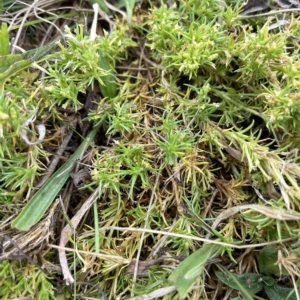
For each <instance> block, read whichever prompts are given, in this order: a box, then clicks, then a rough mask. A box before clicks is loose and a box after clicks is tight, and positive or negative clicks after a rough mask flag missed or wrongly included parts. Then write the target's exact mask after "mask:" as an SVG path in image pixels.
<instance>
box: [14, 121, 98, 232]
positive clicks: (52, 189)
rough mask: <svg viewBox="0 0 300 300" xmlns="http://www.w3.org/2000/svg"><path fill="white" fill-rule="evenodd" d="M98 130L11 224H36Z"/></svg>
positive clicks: (92, 133)
mask: <svg viewBox="0 0 300 300" xmlns="http://www.w3.org/2000/svg"><path fill="white" fill-rule="evenodd" d="M97 130H98V126H97V127H95V128H94V129H93V130H92V131H91V132H90V133H89V135H88V136H87V137H86V140H84V141H83V142H82V143H81V144H80V146H79V147H78V149H77V150H76V151H75V153H74V154H73V155H72V156H71V157H70V159H68V160H67V161H66V162H65V163H64V164H63V165H62V166H61V167H60V168H59V169H58V170H57V171H56V172H55V173H54V174H53V175H52V176H51V177H50V178H49V180H48V181H47V182H46V183H45V184H44V185H43V186H42V187H41V188H40V189H39V190H38V191H37V192H36V194H34V196H33V197H32V198H31V199H30V201H29V202H28V203H27V204H26V205H25V207H24V208H23V210H22V211H21V213H20V214H19V215H18V216H17V218H16V219H15V220H14V221H13V222H12V226H13V227H15V228H17V229H19V230H28V229H29V228H30V227H31V226H32V225H34V224H36V223H37V222H38V221H39V220H40V219H41V218H42V217H43V215H44V213H45V211H46V210H47V209H48V208H49V206H50V205H51V204H52V202H53V201H54V199H55V197H56V196H57V194H58V193H59V192H60V190H61V188H62V187H63V185H64V184H65V182H66V181H67V179H68V178H69V176H70V172H71V170H72V168H73V165H74V164H75V162H76V160H77V159H79V158H80V156H81V155H82V154H83V153H84V152H85V150H86V148H87V147H88V145H89V143H90V142H91V141H92V140H93V139H94V137H95V135H96V133H97Z"/></svg>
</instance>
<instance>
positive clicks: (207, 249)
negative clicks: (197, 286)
mask: <svg viewBox="0 0 300 300" xmlns="http://www.w3.org/2000/svg"><path fill="white" fill-rule="evenodd" d="M221 250H222V249H221V246H220V245H214V244H207V245H204V246H202V247H201V248H200V249H199V250H197V251H196V252H195V253H193V254H191V255H190V256H189V257H187V258H186V259H185V260H184V261H183V262H181V263H180V264H179V265H178V267H177V268H176V269H175V270H174V271H173V272H172V274H171V275H170V277H169V280H170V281H171V282H172V283H173V284H174V285H175V286H176V288H177V291H178V293H179V295H180V298H184V297H185V295H186V294H187V292H188V291H189V289H190V288H191V287H192V285H193V283H194V282H195V280H196V279H197V277H198V276H199V275H200V274H201V273H202V272H203V271H204V267H205V265H206V263H207V261H208V260H209V259H211V258H213V257H215V256H217V255H219V254H220V253H221Z"/></svg>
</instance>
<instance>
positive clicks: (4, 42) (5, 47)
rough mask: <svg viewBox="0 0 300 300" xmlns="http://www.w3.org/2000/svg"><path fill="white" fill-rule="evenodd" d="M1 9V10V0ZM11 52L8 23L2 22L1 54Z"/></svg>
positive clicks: (0, 32)
mask: <svg viewBox="0 0 300 300" xmlns="http://www.w3.org/2000/svg"><path fill="white" fill-rule="evenodd" d="M0 11H1V0H0ZM7 54H9V37H8V32H7V24H6V23H2V25H1V29H0V55H7Z"/></svg>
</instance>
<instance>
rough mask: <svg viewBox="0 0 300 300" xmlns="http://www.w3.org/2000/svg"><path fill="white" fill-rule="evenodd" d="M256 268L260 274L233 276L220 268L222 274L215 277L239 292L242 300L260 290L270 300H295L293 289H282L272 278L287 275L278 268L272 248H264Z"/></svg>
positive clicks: (275, 251)
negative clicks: (263, 291)
mask: <svg viewBox="0 0 300 300" xmlns="http://www.w3.org/2000/svg"><path fill="white" fill-rule="evenodd" d="M258 266H259V272H260V274H253V273H245V274H233V273H231V272H229V271H228V270H226V269H225V268H224V267H220V268H221V270H222V272H216V275H217V277H218V278H219V279H220V280H221V281H222V282H223V283H225V284H226V285H228V286H230V287H231V288H233V289H236V290H239V291H240V293H241V294H242V295H243V299H249V300H251V299H254V298H253V297H254V295H255V294H257V293H258V292H260V291H261V290H265V292H266V293H267V295H268V297H269V299H272V300H273V299H275V300H285V299H297V296H296V292H295V289H292V288H284V287H282V286H281V285H279V284H277V283H276V281H275V279H274V278H273V277H272V275H275V276H279V275H282V274H283V273H285V274H287V272H286V270H285V269H283V270H282V269H280V268H279V265H278V251H277V250H276V249H275V248H274V247H273V246H266V247H264V248H263V249H262V250H261V251H260V253H259V256H258ZM299 292H300V291H298V293H299Z"/></svg>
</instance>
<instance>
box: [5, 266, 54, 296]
mask: <svg viewBox="0 0 300 300" xmlns="http://www.w3.org/2000/svg"><path fill="white" fill-rule="evenodd" d="M0 276H1V286H0V296H1V299H13V298H19V297H20V298H21V297H34V299H37V300H55V299H56V297H55V295H54V290H55V288H54V286H53V285H52V283H51V280H52V278H50V277H49V276H46V275H45V274H44V272H42V271H41V270H39V269H38V268H36V267H35V266H33V265H30V264H28V263H23V262H21V263H20V262H18V261H13V262H11V261H2V262H1V263H0Z"/></svg>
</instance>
